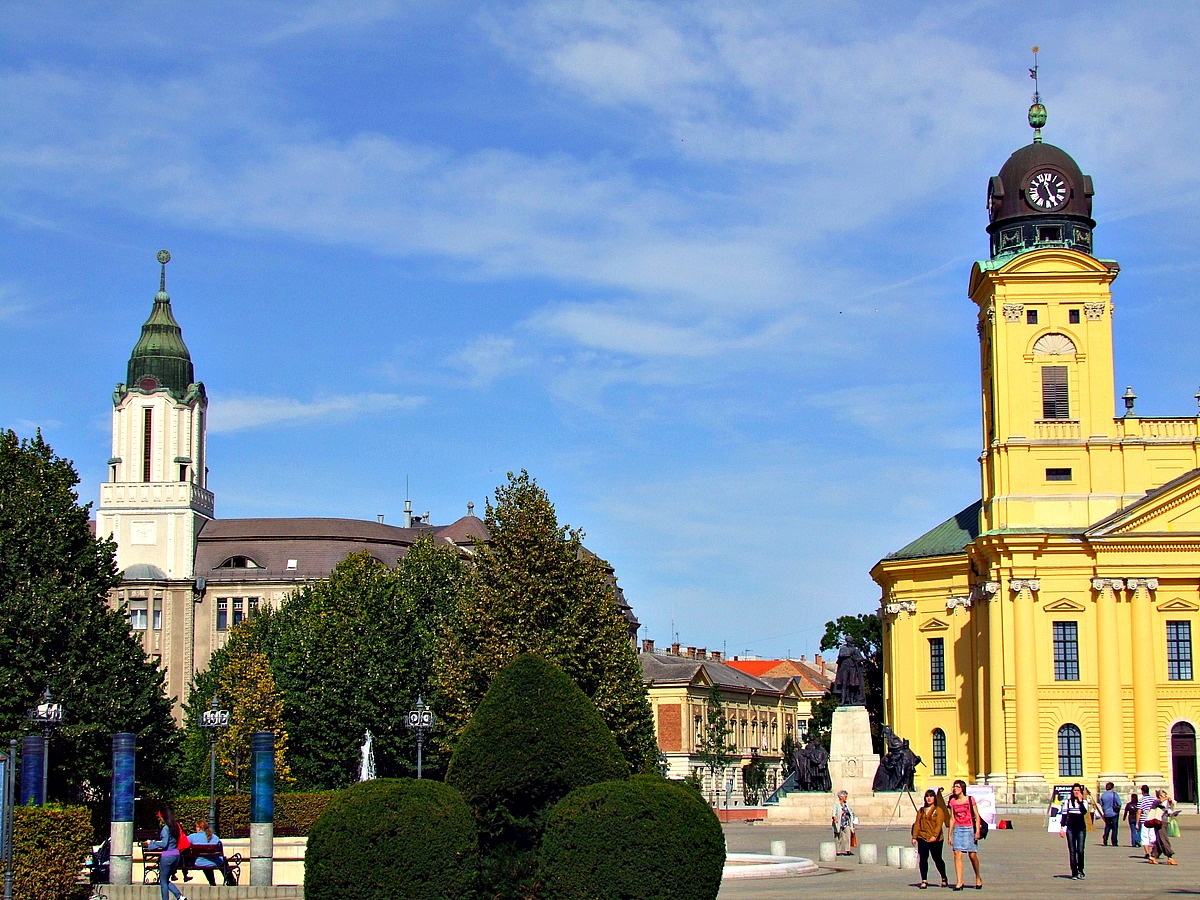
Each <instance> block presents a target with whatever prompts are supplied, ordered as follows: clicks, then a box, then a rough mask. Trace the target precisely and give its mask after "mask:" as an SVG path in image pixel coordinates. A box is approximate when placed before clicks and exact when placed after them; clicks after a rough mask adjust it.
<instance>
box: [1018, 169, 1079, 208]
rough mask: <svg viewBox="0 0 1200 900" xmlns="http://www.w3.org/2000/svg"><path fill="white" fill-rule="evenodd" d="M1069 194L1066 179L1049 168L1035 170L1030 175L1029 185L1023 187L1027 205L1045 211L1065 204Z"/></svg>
mask: <svg viewBox="0 0 1200 900" xmlns="http://www.w3.org/2000/svg"><path fill="white" fill-rule="evenodd" d="M1070 194H1071V191H1070V188H1068V187H1067V180H1066V179H1065V178H1063V177H1062V176H1061V175H1059V174H1058V173H1057V172H1054V171H1051V170H1050V169H1043V170H1042V171H1041V172H1035V173H1034V174H1033V175H1032V176H1030V179H1029V185H1028V186H1027V187H1026V188H1025V199H1026V200H1028V201H1029V205H1030V206H1032V207H1033V208H1034V209H1040V210H1046V211H1050V210H1055V209H1061V208H1062V207H1063V206H1066V204H1067V198H1068V197H1069V196H1070Z"/></svg>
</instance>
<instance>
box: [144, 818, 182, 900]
mask: <svg viewBox="0 0 1200 900" xmlns="http://www.w3.org/2000/svg"><path fill="white" fill-rule="evenodd" d="M158 824H159V825H161V826H162V833H161V835H160V836H159V839H158V840H157V841H149V842H147V844H146V849H147V850H161V851H162V856H160V857H159V858H158V888H159V890H161V891H162V900H169V898H170V895H171V894H174V895H175V896H176V897H178V898H179V900H187V898H186V897H185V896H183V892H182V891H180V890H179V888H177V887H175V885H173V884H171V876H172V875H173V874H175V870H176V869H177V868H179V835H180V834H181V833H182V831H181V829H180V828H179V823H178V822H176V821H175V816H174V815H173V814H172V812H171V807H169V806H167V804H165V803H162V804H159V807H158Z"/></svg>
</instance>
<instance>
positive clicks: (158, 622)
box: [150, 597, 162, 631]
mask: <svg viewBox="0 0 1200 900" xmlns="http://www.w3.org/2000/svg"><path fill="white" fill-rule="evenodd" d="M150 622H151V625H150V627H151V628H153V629H154V630H155V631H162V599H161V598H160V597H155V598H154V609H153V612H152V614H151V619H150Z"/></svg>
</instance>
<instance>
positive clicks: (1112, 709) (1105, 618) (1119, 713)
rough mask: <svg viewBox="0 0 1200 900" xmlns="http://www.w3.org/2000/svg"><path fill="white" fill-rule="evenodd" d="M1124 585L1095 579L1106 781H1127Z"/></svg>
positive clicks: (1103, 777)
mask: <svg viewBox="0 0 1200 900" xmlns="http://www.w3.org/2000/svg"><path fill="white" fill-rule="evenodd" d="M1124 587H1125V584H1124V582H1122V581H1121V579H1119V578H1093V579H1092V590H1093V591H1095V592H1096V679H1097V700H1098V705H1099V713H1100V729H1099V731H1100V775H1099V777H1098V780H1099V782H1100V783H1101V784H1103V783H1104V782H1106V781H1112V782H1124V781H1125V779H1126V777H1127V773H1126V771H1125V744H1124V741H1123V740H1122V739H1121V732H1122V727H1121V726H1122V718H1123V710H1122V704H1121V660H1120V657H1119V656H1118V649H1117V648H1118V646H1119V645H1120V643H1121V638H1120V635H1119V634H1118V629H1117V605H1118V604H1119V603H1120V601H1121V597H1120V592H1121V591H1122V590H1123V589H1124Z"/></svg>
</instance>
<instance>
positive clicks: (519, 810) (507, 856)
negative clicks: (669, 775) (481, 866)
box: [446, 653, 629, 889]
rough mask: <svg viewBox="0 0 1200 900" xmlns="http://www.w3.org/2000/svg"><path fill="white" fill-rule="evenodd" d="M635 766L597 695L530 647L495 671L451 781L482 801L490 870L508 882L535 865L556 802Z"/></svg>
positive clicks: (478, 807) (479, 818) (478, 814)
mask: <svg viewBox="0 0 1200 900" xmlns="http://www.w3.org/2000/svg"><path fill="white" fill-rule="evenodd" d="M628 771H629V766H628V765H627V764H626V762H625V759H624V757H623V756H622V755H621V751H620V748H619V747H618V746H617V742H616V740H615V739H614V738H613V736H612V732H610V731H609V730H608V727H607V726H606V725H605V724H604V720H603V719H601V718H600V713H599V712H598V711H597V710H596V707H595V704H593V703H592V701H591V700H589V699H588V698H587V696H586V695H585V694H584V693H583V691H581V690H580V689H579V688H578V687H576V686H575V683H574V682H573V681H571V679H570V678H568V677H567V676H566V675H565V674H564V673H563V671H562V670H561V669H559V668H558V667H557V666H555V665H553V664H552V663H549V662H547V661H546V660H544V659H542V658H541V657H540V656H535V655H534V654H531V653H526V654H523V655H522V656H518V657H517V658H516V659H514V660H513V661H512V662H511V663H509V664H508V665H507V666H505V667H504V668H503V669H502V670H501V671H500V672H499V674H497V675H496V677H495V678H494V679H493V680H492V684H491V687H489V688H488V692H487V694H486V695H485V696H484V698H483V700H482V702H480V704H479V708H478V709H476V711H475V715H474V716H473V717H472V719H471V721H470V723H469V724H468V725H467V727H466V729H465V730H464V731H463V734H462V737H461V738H460V739H459V742H458V745H457V746H456V747H455V748H454V755H453V756H452V757H451V758H450V767H449V769H448V770H447V773H446V781H447V783H448V784H452V785H454V786H455V787H456V788H458V789H459V790H460V791H462V794H463V797H464V798H465V799H466V801H467V803H468V804H470V806H471V808H472V809H473V810H474V811H475V818H476V822H477V823H478V825H479V837H480V847H481V850H482V852H483V855H484V858H485V859H484V862H485V865H486V866H487V871H488V873H489V874H488V876H487V880H488V881H489V883H491V884H492V885H493V886H494V887H496V888H497V889H500V888H501V886H502V885H503V884H506V883H507V884H516V883H518V882H521V881H523V880H524V879H525V878H526V877H527V876H529V875H530V874H531V873H532V871H533V869H534V867H535V864H536V862H535V860H534V859H533V858H532V853H533V852H534V851H535V850H536V848H537V845H538V843H539V842H540V840H541V833H542V829H543V828H544V826H545V820H546V817H547V816H548V815H549V812H550V809H551V807H553V806H554V804H555V803H557V802H558V801H559V800H561V799H562V798H563V797H565V796H566V795H567V794H569V793H570V792H571V791H573V790H574V789H575V788H578V787H582V786H584V785H588V784H594V783H596V782H599V781H609V780H612V779H618V778H623V777H625V775H626V774H627V773H628Z"/></svg>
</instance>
